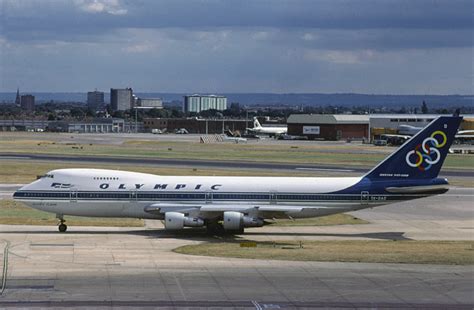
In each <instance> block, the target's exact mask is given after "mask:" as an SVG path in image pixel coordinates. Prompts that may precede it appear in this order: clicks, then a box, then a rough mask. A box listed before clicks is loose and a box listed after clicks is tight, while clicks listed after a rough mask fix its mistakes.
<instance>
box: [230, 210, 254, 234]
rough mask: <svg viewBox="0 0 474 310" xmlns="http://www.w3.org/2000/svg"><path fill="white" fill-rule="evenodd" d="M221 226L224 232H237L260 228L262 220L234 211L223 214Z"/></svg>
mask: <svg viewBox="0 0 474 310" xmlns="http://www.w3.org/2000/svg"><path fill="white" fill-rule="evenodd" d="M223 226H224V229H225V230H229V231H239V230H242V229H243V228H245V227H261V226H263V220H262V219H260V218H258V217H251V216H246V215H244V214H243V213H240V212H235V211H226V212H224V221H223Z"/></svg>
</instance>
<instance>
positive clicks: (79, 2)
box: [74, 0, 127, 15]
mask: <svg viewBox="0 0 474 310" xmlns="http://www.w3.org/2000/svg"><path fill="white" fill-rule="evenodd" d="M74 4H75V5H76V6H77V7H78V8H79V9H81V10H83V11H84V12H87V13H108V14H112V15H124V14H127V10H126V9H124V8H123V7H122V6H121V5H120V3H119V1H118V0H74Z"/></svg>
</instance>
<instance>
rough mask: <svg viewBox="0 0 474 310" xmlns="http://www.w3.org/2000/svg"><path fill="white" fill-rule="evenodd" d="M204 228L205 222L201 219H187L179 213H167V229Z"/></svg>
mask: <svg viewBox="0 0 474 310" xmlns="http://www.w3.org/2000/svg"><path fill="white" fill-rule="evenodd" d="M201 226H204V221H203V220H202V219H200V218H194V217H187V216H185V215H184V214H183V213H179V212H166V213H165V229H167V230H180V229H183V228H184V227H201Z"/></svg>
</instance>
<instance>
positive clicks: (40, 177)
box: [36, 174, 54, 180]
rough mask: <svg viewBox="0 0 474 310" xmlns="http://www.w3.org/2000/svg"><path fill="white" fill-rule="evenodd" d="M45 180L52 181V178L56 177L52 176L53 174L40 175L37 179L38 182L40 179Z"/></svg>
mask: <svg viewBox="0 0 474 310" xmlns="http://www.w3.org/2000/svg"><path fill="white" fill-rule="evenodd" d="M44 178H50V179H52V178H54V175H52V174H43V175H38V176H36V179H37V180H38V179H44Z"/></svg>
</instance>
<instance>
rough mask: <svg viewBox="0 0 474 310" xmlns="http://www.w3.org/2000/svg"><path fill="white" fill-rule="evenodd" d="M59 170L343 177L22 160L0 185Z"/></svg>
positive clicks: (3, 168) (1, 167)
mask: <svg viewBox="0 0 474 310" xmlns="http://www.w3.org/2000/svg"><path fill="white" fill-rule="evenodd" d="M63 168H101V169H113V170H126V171H135V172H144V173H151V174H157V175H196V176H199V175H216V176H223V175H227V176H229V175H230V176H268V177H274V176H282V177H283V176H287V177H304V176H306V177H327V176H344V174H342V173H335V172H324V171H308V172H302V171H300V172H298V173H297V174H295V173H294V172H286V171H272V170H253V169H252V170H237V169H209V168H206V169H193V168H188V167H187V168H175V167H153V166H137V165H117V164H103V163H100V164H99V163H67V162H50V161H45V162H41V161H34V162H32V161H25V160H0V183H14V184H26V183H29V182H32V181H34V180H35V179H36V176H38V175H43V174H45V173H46V172H48V171H51V170H54V169H63ZM449 182H450V184H451V185H453V186H464V187H474V178H469V179H467V178H455V177H450V178H449Z"/></svg>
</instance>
